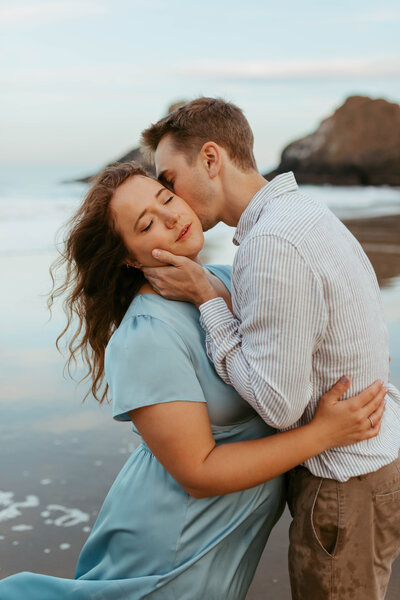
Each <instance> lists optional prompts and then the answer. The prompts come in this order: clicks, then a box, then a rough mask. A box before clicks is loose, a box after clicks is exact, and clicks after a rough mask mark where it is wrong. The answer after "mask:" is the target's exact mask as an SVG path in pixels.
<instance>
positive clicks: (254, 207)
mask: <svg viewBox="0 0 400 600" xmlns="http://www.w3.org/2000/svg"><path fill="white" fill-rule="evenodd" d="M297 190H298V187H297V183H296V180H295V178H294V175H293V173H292V172H291V171H290V172H289V173H282V175H278V176H277V177H275V178H274V179H273V180H272V181H269V182H268V183H267V184H266V185H264V187H262V188H261V189H260V190H258V192H257V193H256V194H255V195H254V196H253V198H252V199H251V200H250V203H249V204H248V206H247V207H246V209H245V210H244V212H243V213H242V216H241V217H240V219H239V223H238V225H237V227H236V231H235V235H234V237H233V243H234V244H235V245H236V246H239V245H240V244H241V243H242V241H243V240H244V238H245V237H246V236H247V234H248V233H249V232H250V230H251V229H252V228H253V227H254V225H255V224H256V223H257V221H258V219H259V218H260V215H261V212H262V210H263V208H264V206H265V204H266V203H267V202H268V200H271V198H277V197H278V196H283V195H284V194H288V193H290V192H297Z"/></svg>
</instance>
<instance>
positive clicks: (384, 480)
mask: <svg viewBox="0 0 400 600" xmlns="http://www.w3.org/2000/svg"><path fill="white" fill-rule="evenodd" d="M288 504H289V509H290V512H291V514H292V517H293V521H292V524H291V526H290V548H289V573H290V583H291V587H292V598H293V600H383V599H384V597H385V591H386V587H387V585H388V582H389V578H390V570H391V565H392V562H393V561H394V559H395V558H396V557H397V555H398V554H399V553H400V459H399V458H398V459H397V460H395V461H394V462H393V463H391V464H390V465H387V466H385V467H383V468H382V469H379V471H376V472H375V473H369V474H368V475H361V476H359V477H352V478H351V479H350V480H349V481H346V482H345V483H341V482H339V481H336V480H333V479H325V478H320V477H314V475H312V474H311V473H310V472H309V471H308V470H307V469H305V468H304V467H297V468H296V469H293V471H291V472H290V474H289V489H288Z"/></svg>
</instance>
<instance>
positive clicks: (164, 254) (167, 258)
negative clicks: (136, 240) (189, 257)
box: [152, 248, 183, 267]
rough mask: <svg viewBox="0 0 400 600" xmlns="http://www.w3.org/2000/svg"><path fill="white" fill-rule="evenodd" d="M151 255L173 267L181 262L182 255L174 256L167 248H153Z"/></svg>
mask: <svg viewBox="0 0 400 600" xmlns="http://www.w3.org/2000/svg"><path fill="white" fill-rule="evenodd" d="M152 255H153V257H154V258H156V259H157V260H159V261H160V262H162V263H165V264H166V265H173V266H174V267H178V266H179V265H181V264H182V258H183V257H182V256H176V254H172V252H168V250H158V249H157V248H155V249H154V250H153V251H152Z"/></svg>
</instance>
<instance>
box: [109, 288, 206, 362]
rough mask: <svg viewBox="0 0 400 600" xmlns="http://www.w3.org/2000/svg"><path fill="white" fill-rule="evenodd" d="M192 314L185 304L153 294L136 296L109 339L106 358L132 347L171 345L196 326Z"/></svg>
mask: <svg viewBox="0 0 400 600" xmlns="http://www.w3.org/2000/svg"><path fill="white" fill-rule="evenodd" d="M185 313H186V314H185ZM193 313H195V314H196V313H197V311H196V309H195V307H194V306H192V305H190V304H187V303H185V302H174V301H171V300H165V299H164V298H162V297H161V296H158V295H156V294H138V295H137V296H136V297H135V298H134V300H133V301H132V302H131V304H130V306H129V308H128V310H127V311H126V313H125V316H124V318H123V319H122V321H121V323H120V325H119V327H118V328H117V329H116V331H115V332H114V333H113V335H112V336H111V338H110V341H109V342H108V345H107V350H106V353H107V354H108V355H110V353H112V352H113V350H114V351H116V350H117V349H118V348H127V347H131V346H132V345H135V346H136V347H137V346H139V347H149V346H154V344H157V345H158V346H160V344H162V345H164V346H166V345H168V344H170V345H171V346H173V343H174V341H176V339H177V338H178V337H181V338H183V337H186V335H184V333H185V332H186V330H187V329H188V328H190V327H193V326H196V323H195V320H194V314H193ZM185 317H186V318H185ZM157 342H158V343H157Z"/></svg>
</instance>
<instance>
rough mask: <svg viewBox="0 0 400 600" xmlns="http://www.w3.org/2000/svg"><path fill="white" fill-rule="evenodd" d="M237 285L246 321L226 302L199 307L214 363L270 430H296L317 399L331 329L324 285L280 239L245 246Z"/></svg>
mask: <svg viewBox="0 0 400 600" xmlns="http://www.w3.org/2000/svg"><path fill="white" fill-rule="evenodd" d="M234 277H235V280H234V286H235V290H238V291H237V297H238V300H237V303H238V305H239V306H240V317H241V320H240V321H239V320H238V319H236V318H235V317H234V316H233V315H232V313H231V312H230V311H229V309H228V307H227V306H226V304H225V302H224V301H223V300H222V298H215V299H213V300H210V301H208V302H206V303H204V304H202V305H201V306H200V313H201V323H202V325H203V327H204V328H205V330H206V333H207V337H206V344H207V352H208V355H209V357H210V359H211V360H212V361H213V363H214V365H215V368H216V370H217V372H218V374H219V375H220V377H222V379H223V380H224V381H225V382H226V383H230V384H231V385H233V386H234V387H235V389H236V390H237V391H238V393H239V394H240V395H241V396H242V397H243V398H244V399H245V400H246V401H247V402H249V404H250V405H251V406H252V407H253V408H254V409H255V410H256V411H257V412H258V413H259V414H260V415H261V417H262V418H263V419H264V420H265V421H266V422H267V423H268V424H269V425H271V426H272V427H276V428H280V429H283V428H286V427H290V426H292V425H293V424H294V423H296V422H297V421H298V419H299V418H300V417H301V415H302V414H303V412H304V409H305V407H306V405H307V404H308V402H309V401H310V399H311V396H312V377H311V372H312V356H313V353H314V352H315V351H316V349H317V348H318V345H319V344H320V343H321V341H322V337H323V333H324V331H325V328H326V323H327V309H326V306H325V301H324V297H323V291H322V289H321V284H320V282H319V281H318V280H317V278H316V277H315V275H314V273H313V272H312V270H311V269H310V267H309V266H308V265H307V264H306V262H305V261H304V259H303V257H302V256H301V255H300V254H299V252H298V250H297V249H296V248H295V247H294V246H293V245H292V244H290V243H289V242H287V241H286V240H284V239H281V238H279V237H276V236H258V237H254V238H252V239H251V240H249V241H248V242H246V247H245V248H243V251H242V252H241V258H240V259H239V260H238V263H237V265H236V266H235V275H234Z"/></svg>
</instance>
